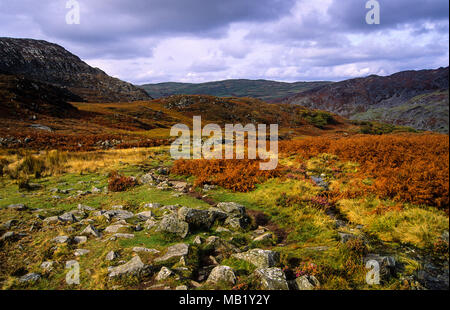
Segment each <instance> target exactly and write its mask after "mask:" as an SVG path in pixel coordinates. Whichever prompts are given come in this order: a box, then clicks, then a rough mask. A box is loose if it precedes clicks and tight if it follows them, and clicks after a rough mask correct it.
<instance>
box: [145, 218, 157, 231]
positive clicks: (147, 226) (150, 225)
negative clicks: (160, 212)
mask: <svg viewBox="0 0 450 310" xmlns="http://www.w3.org/2000/svg"><path fill="white" fill-rule="evenodd" d="M144 226H145V229H152V228H153V227H156V226H158V222H157V221H155V220H154V219H148V220H147V221H146V222H145V224H144Z"/></svg>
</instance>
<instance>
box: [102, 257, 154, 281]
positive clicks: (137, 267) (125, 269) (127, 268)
mask: <svg viewBox="0 0 450 310" xmlns="http://www.w3.org/2000/svg"><path fill="white" fill-rule="evenodd" d="M108 271H109V274H108V276H109V277H110V278H114V277H120V276H123V275H138V276H139V275H142V274H145V273H147V272H148V268H147V266H146V265H144V263H143V262H142V260H141V258H140V257H139V256H135V257H133V258H132V259H131V260H130V261H129V262H127V263H125V264H123V265H119V266H116V267H109V268H108Z"/></svg>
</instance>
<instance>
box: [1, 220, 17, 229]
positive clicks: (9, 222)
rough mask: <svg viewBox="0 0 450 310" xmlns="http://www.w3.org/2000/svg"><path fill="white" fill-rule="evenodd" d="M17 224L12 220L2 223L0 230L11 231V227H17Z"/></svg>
mask: <svg viewBox="0 0 450 310" xmlns="http://www.w3.org/2000/svg"><path fill="white" fill-rule="evenodd" d="M17 223H19V221H18V220H15V219H12V220H9V221H6V222H5V223H3V224H2V226H1V228H3V229H5V230H8V229H11V228H12V227H13V226H15V225H17Z"/></svg>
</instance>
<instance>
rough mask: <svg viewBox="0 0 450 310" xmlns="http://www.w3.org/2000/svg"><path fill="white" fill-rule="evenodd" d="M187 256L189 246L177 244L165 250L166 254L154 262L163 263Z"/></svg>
mask: <svg viewBox="0 0 450 310" xmlns="http://www.w3.org/2000/svg"><path fill="white" fill-rule="evenodd" d="M188 254H189V245H187V244H185V243H178V244H175V245H172V246H170V247H169V248H168V249H167V252H166V254H164V256H162V257H158V258H156V259H155V262H165V261H168V260H170V259H172V258H178V257H184V256H187V255H188Z"/></svg>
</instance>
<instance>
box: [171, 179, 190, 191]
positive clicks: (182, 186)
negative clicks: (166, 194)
mask: <svg viewBox="0 0 450 310" xmlns="http://www.w3.org/2000/svg"><path fill="white" fill-rule="evenodd" d="M171 183H172V187H173V189H174V190H176V191H179V192H183V193H186V192H188V191H189V184H188V183H187V182H183V181H172V182H171Z"/></svg>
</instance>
